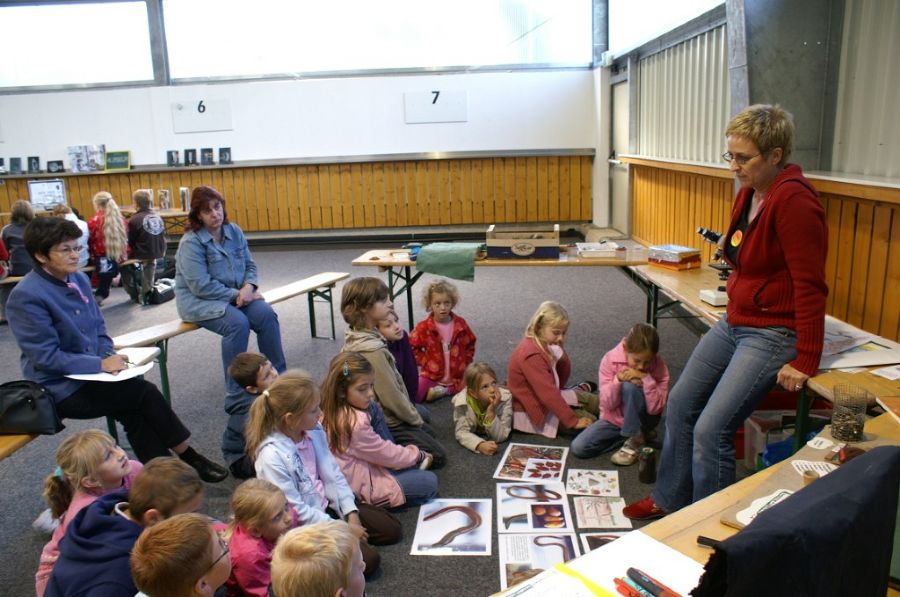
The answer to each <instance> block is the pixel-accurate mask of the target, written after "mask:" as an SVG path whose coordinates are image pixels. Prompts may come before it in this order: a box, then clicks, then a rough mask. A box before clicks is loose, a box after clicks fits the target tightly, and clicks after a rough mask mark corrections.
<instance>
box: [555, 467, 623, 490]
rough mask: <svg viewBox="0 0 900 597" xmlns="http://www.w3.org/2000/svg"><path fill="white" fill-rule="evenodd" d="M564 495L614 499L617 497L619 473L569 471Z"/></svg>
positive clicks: (575, 469)
mask: <svg viewBox="0 0 900 597" xmlns="http://www.w3.org/2000/svg"><path fill="white" fill-rule="evenodd" d="M566 493H573V494H576V495H595V496H606V497H616V496H618V495H619V471H595V470H588V469H578V468H571V469H569V474H568V478H567V479H566Z"/></svg>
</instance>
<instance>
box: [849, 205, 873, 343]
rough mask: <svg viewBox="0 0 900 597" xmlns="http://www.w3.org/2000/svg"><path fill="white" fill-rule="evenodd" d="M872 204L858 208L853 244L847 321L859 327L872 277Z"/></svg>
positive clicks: (858, 206)
mask: <svg viewBox="0 0 900 597" xmlns="http://www.w3.org/2000/svg"><path fill="white" fill-rule="evenodd" d="M873 211H874V207H873V205H872V204H871V203H868V202H860V203H858V204H857V208H856V231H855V239H854V243H853V271H852V273H851V275H850V296H849V301H848V305H847V319H846V321H847V322H849V323H850V324H852V325H855V326H857V327H861V326H862V322H863V318H864V315H865V310H866V294H867V293H866V288H867V286H868V278H869V275H870V263H871V262H870V251H871V248H872V215H873ZM873 299H874V297H873Z"/></svg>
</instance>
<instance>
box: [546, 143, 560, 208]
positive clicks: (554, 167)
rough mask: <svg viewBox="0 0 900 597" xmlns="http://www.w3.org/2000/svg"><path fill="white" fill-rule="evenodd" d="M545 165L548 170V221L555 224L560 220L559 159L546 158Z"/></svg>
mask: <svg viewBox="0 0 900 597" xmlns="http://www.w3.org/2000/svg"><path fill="white" fill-rule="evenodd" d="M543 163H544V164H545V167H546V170H547V216H546V219H547V220H549V221H551V222H555V221H557V220H559V211H560V206H559V201H560V199H559V158H558V157H556V156H550V157H548V158H544V160H543Z"/></svg>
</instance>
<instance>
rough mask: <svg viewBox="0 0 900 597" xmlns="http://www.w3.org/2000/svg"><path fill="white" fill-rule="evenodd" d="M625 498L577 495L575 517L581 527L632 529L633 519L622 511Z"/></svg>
mask: <svg viewBox="0 0 900 597" xmlns="http://www.w3.org/2000/svg"><path fill="white" fill-rule="evenodd" d="M624 509H625V498H621V497H577V498H575V519H576V520H577V521H578V528H579V529H630V528H631V520H630V519H629V518H626V517H625V515H624V514H623V513H622V511H623V510H624Z"/></svg>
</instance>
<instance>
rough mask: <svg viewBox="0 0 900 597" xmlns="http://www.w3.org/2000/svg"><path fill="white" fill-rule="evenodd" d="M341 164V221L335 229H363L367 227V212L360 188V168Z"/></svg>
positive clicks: (355, 165) (354, 165)
mask: <svg viewBox="0 0 900 597" xmlns="http://www.w3.org/2000/svg"><path fill="white" fill-rule="evenodd" d="M361 165H362V164H341V206H342V217H341V221H340V222H339V223H337V224H336V226H335V228H362V227H364V226H365V225H366V212H365V207H364V206H363V201H362V197H361V196H360V195H361V193H362V190H361V188H360V185H361V181H360V174H361V169H360V166H361Z"/></svg>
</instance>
